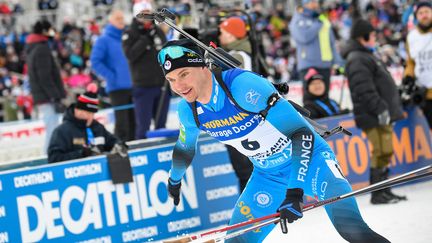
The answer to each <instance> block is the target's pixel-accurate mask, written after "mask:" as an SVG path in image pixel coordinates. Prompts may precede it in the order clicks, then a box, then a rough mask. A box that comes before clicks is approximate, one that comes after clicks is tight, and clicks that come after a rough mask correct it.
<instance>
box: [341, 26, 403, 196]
mask: <svg viewBox="0 0 432 243" xmlns="http://www.w3.org/2000/svg"><path fill="white" fill-rule="evenodd" d="M350 36H351V39H350V40H349V41H348V46H347V49H346V52H344V57H346V60H347V65H346V71H347V72H346V74H347V77H348V80H349V88H350V91H351V98H352V101H353V106H354V119H355V123H356V125H357V127H359V128H360V129H362V130H363V131H364V132H365V133H366V136H367V138H368V139H369V141H370V142H371V143H372V146H373V150H372V156H371V168H370V183H371V184H374V183H377V182H380V181H383V180H385V179H387V178H388V175H389V169H388V165H389V164H390V160H391V157H392V156H393V145H392V134H393V126H392V124H391V123H392V122H394V121H397V120H400V119H402V118H403V114H402V108H401V101H400V98H399V94H398V90H397V87H396V84H395V82H394V80H393V78H392V76H391V75H390V73H389V72H388V71H387V69H386V67H385V65H384V64H383V63H382V62H381V61H380V60H379V59H378V58H376V57H375V56H374V55H373V51H374V46H375V41H376V32H375V30H374V28H373V26H372V25H371V24H370V23H369V22H367V21H366V20H363V19H359V20H357V21H356V22H355V23H354V24H353V27H352V29H351V35H350ZM400 200H406V197H403V196H398V195H395V194H393V193H392V192H391V190H390V189H385V190H381V191H376V192H372V198H371V203H372V204H386V203H395V202H398V201H400Z"/></svg>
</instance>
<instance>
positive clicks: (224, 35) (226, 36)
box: [219, 28, 236, 46]
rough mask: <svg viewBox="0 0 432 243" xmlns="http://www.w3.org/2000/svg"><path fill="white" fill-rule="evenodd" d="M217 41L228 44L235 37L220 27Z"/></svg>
mask: <svg viewBox="0 0 432 243" xmlns="http://www.w3.org/2000/svg"><path fill="white" fill-rule="evenodd" d="M219 30H220V34H219V41H220V44H221V45H223V46H224V45H228V44H230V43H232V42H234V41H235V40H236V38H235V37H234V36H233V35H232V34H230V33H229V32H228V31H226V30H224V29H222V28H220V29H219Z"/></svg>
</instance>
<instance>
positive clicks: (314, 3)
mask: <svg viewBox="0 0 432 243" xmlns="http://www.w3.org/2000/svg"><path fill="white" fill-rule="evenodd" d="M304 6H305V7H306V8H308V9H312V10H315V11H319V10H320V5H319V2H318V0H312V1H310V2H309V3H307V4H305V5H304Z"/></svg>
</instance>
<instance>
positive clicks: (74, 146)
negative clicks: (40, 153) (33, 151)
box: [48, 92, 127, 163]
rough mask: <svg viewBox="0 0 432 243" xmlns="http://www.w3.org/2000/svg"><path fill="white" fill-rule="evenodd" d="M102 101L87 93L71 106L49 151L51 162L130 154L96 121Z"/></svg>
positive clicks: (54, 136)
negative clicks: (113, 154)
mask: <svg viewBox="0 0 432 243" xmlns="http://www.w3.org/2000/svg"><path fill="white" fill-rule="evenodd" d="M98 105H99V101H98V99H97V95H96V93H93V92H86V93H84V94H82V95H80V96H79V97H78V100H77V102H76V103H75V104H72V105H71V106H69V108H68V109H67V110H66V112H65V114H64V119H63V124H61V125H60V126H58V127H57V128H56V129H55V130H54V132H53V136H52V138H51V141H50V144H49V148H48V162H49V163H54V162H60V161H65V160H72V159H80V158H85V157H88V156H93V155H99V154H102V153H104V152H109V151H113V152H114V151H116V152H121V153H124V154H126V153H127V148H126V146H125V145H124V144H123V143H122V142H121V141H120V140H119V139H118V138H117V137H115V136H114V135H112V134H111V133H110V132H108V131H107V130H106V129H105V127H104V126H103V125H102V124H100V123H99V122H98V121H96V120H95V119H94V114H95V113H96V112H97V110H98Z"/></svg>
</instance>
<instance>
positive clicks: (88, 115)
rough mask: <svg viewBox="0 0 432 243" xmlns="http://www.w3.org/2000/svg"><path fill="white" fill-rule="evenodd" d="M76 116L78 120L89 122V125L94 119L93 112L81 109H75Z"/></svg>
mask: <svg viewBox="0 0 432 243" xmlns="http://www.w3.org/2000/svg"><path fill="white" fill-rule="evenodd" d="M74 114H75V117H76V118H77V119H79V120H85V121H87V124H91V123H92V121H93V118H94V113H93V112H90V111H85V110H81V109H75V111H74Z"/></svg>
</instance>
